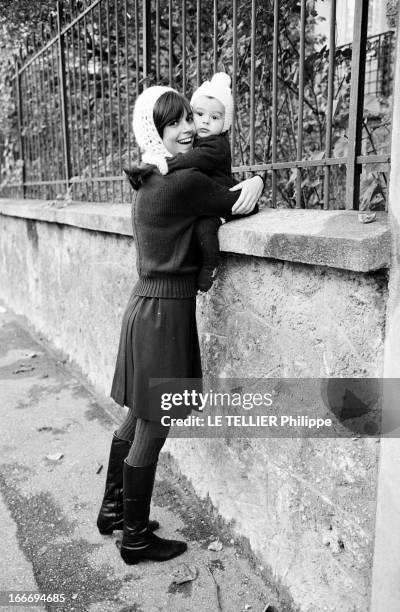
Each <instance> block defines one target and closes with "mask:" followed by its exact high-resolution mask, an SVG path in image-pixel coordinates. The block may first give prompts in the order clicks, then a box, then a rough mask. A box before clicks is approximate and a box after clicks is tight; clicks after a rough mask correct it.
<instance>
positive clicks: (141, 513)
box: [120, 461, 187, 565]
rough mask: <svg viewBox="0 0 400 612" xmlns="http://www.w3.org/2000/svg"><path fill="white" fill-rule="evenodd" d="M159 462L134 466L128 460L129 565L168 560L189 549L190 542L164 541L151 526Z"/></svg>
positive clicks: (124, 549)
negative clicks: (146, 561)
mask: <svg viewBox="0 0 400 612" xmlns="http://www.w3.org/2000/svg"><path fill="white" fill-rule="evenodd" d="M156 468H157V464H156V463H155V464H153V465H149V466H145V467H132V466H131V465H128V464H127V463H126V461H125V462H124V487H123V496H124V533H123V538H122V543H121V549H120V551H121V557H122V558H123V560H124V561H125V563H127V564H128V565H134V564H135V563H138V562H139V561H142V560H143V559H151V560H152V561H167V560H168V559H172V558H173V557H177V556H178V555H181V554H182V553H183V552H185V550H186V548H187V545H186V542H180V541H178V540H164V539H162V538H159V537H157V536H156V535H155V534H154V533H153V532H152V531H151V530H150V529H149V527H148V520H149V514H150V502H151V496H152V493H153V486H154V478H155V473H156Z"/></svg>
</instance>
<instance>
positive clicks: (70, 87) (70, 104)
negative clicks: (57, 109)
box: [65, 30, 75, 176]
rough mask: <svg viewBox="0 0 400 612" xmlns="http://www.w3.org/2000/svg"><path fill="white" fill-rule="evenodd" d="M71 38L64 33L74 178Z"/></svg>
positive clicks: (73, 174)
mask: <svg viewBox="0 0 400 612" xmlns="http://www.w3.org/2000/svg"><path fill="white" fill-rule="evenodd" d="M70 36H71V37H72V31H71V30H70V31H69V32H66V33H65V57H66V66H65V68H66V76H67V77H68V91H69V113H68V118H69V130H70V151H71V156H70V157H71V176H75V169H74V160H75V155H74V150H75V146H74V145H75V138H74V124H73V116H74V115H73V108H72V103H73V99H74V95H73V90H72V76H71V62H70V51H69V37H70Z"/></svg>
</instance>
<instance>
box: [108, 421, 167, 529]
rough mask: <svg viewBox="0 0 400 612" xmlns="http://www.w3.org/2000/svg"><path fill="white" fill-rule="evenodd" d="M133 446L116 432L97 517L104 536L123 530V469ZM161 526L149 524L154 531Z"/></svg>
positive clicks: (153, 522) (156, 523)
mask: <svg viewBox="0 0 400 612" xmlns="http://www.w3.org/2000/svg"><path fill="white" fill-rule="evenodd" d="M131 445H132V442H129V441H128V440H121V439H120V438H118V437H117V434H116V432H114V435H113V439H112V442H111V448H110V457H109V460H108V468H107V477H106V487H105V492H104V498H103V503H102V504H101V508H100V512H99V515H98V517H97V527H98V530H99V531H100V533H101V534H102V535H106V534H111V533H112V532H113V531H114V529H123V525H124V509H123V498H122V483H123V469H122V468H123V464H124V459H125V458H126V456H127V455H128V453H129V449H130V447H131ZM159 526H160V525H159V523H158V522H157V521H150V522H149V528H150V529H151V530H153V531H154V530H155V529H158V527H159Z"/></svg>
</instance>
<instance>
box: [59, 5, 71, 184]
mask: <svg viewBox="0 0 400 612" xmlns="http://www.w3.org/2000/svg"><path fill="white" fill-rule="evenodd" d="M61 15H62V0H58V1H57V27H58V60H59V75H60V103H61V122H62V133H63V143H64V169H65V179H66V182H67V188H68V187H69V184H70V179H71V157H70V140H69V133H68V108H67V92H66V81H65V55H64V54H65V42H64V35H63V34H61Z"/></svg>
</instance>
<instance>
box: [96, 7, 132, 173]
mask: <svg viewBox="0 0 400 612" xmlns="http://www.w3.org/2000/svg"><path fill="white" fill-rule="evenodd" d="M99 12H100V9H99ZM128 51H129V50H128V7H127V0H125V69H126V107H125V114H126V117H125V119H126V145H127V149H128V160H127V163H128V165H130V163H131V124H130V121H129V119H130V108H129V86H130V81H129V62H128ZM102 74H103V67H102ZM102 95H103V93H102ZM125 149H126V146H125Z"/></svg>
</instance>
